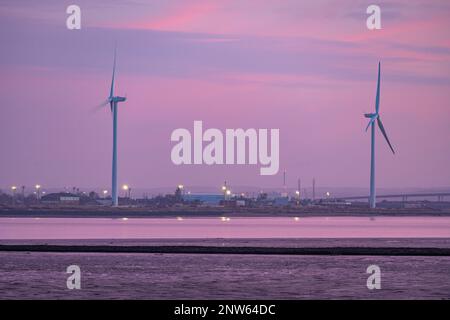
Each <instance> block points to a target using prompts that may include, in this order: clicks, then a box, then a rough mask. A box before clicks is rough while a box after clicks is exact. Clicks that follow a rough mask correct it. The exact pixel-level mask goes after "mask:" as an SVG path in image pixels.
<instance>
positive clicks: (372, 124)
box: [364, 62, 395, 208]
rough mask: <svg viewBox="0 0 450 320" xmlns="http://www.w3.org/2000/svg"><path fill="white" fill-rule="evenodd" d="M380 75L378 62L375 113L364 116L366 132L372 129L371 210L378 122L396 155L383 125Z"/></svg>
mask: <svg viewBox="0 0 450 320" xmlns="http://www.w3.org/2000/svg"><path fill="white" fill-rule="evenodd" d="M380 73H381V63H380V62H378V82H377V96H376V100H375V113H366V114H365V115H364V116H365V117H366V118H369V119H370V120H369V124H368V125H367V127H366V132H367V130H368V129H369V127H370V130H371V141H372V142H371V147H370V151H371V156H370V198H369V206H370V208H375V207H376V190H375V121H377V124H378V127H379V128H380V131H381V133H382V134H383V136H384V138H385V139H386V142H387V143H388V145H389V148H391V150H392V153H393V154H395V151H394V148H393V147H392V145H391V142H390V141H389V138H388V136H387V134H386V130H385V129H384V126H383V123H382V122H381V118H380V113H379V112H380Z"/></svg>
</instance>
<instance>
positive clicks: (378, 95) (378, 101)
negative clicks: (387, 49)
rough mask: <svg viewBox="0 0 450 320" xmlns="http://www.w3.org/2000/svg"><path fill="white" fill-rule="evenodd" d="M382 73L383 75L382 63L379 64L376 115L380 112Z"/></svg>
mask: <svg viewBox="0 0 450 320" xmlns="http://www.w3.org/2000/svg"><path fill="white" fill-rule="evenodd" d="M380 73H381V63H380V62H378V82H377V97H376V100H375V113H376V114H378V111H379V110H380Z"/></svg>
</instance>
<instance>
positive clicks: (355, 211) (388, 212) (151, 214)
mask: <svg viewBox="0 0 450 320" xmlns="http://www.w3.org/2000/svg"><path fill="white" fill-rule="evenodd" d="M124 216H126V217H130V218H174V217H179V216H181V217H221V216H229V217H321V216H322V217H328V216H330V217H331V216H333V217H339V216H342V217H349V216H350V217H351V216H355V217H365V216H366V217H377V216H381V217H390V216H392V217H401V216H434V217H439V216H441V217H448V216H450V210H436V209H428V208H400V209H383V208H377V209H369V208H351V207H326V206H317V207H299V208H270V209H268V208H226V207H199V208H162V209H155V208H136V207H118V208H111V207H56V208H55V207H21V208H14V207H9V208H0V217H5V218H8V217H11V218H19V217H26V218H37V217H39V218H121V217H124Z"/></svg>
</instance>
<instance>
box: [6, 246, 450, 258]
mask: <svg viewBox="0 0 450 320" xmlns="http://www.w3.org/2000/svg"><path fill="white" fill-rule="evenodd" d="M0 252H50V253H64V252H70V253H157V254H241V255H249V254H251V255H321V256H322V255H340V256H450V248H412V247H390V248H387V247H371V248H369V247H320V248H317V247H316V248H288V247H284V248H282V247H215V246H108V245H106V246H105V245H96V246H92V245H91V246H89V245H0Z"/></svg>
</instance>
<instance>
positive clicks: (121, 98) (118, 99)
mask: <svg viewBox="0 0 450 320" xmlns="http://www.w3.org/2000/svg"><path fill="white" fill-rule="evenodd" d="M126 100H127V98H126V97H112V98H109V102H123V101H126Z"/></svg>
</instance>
